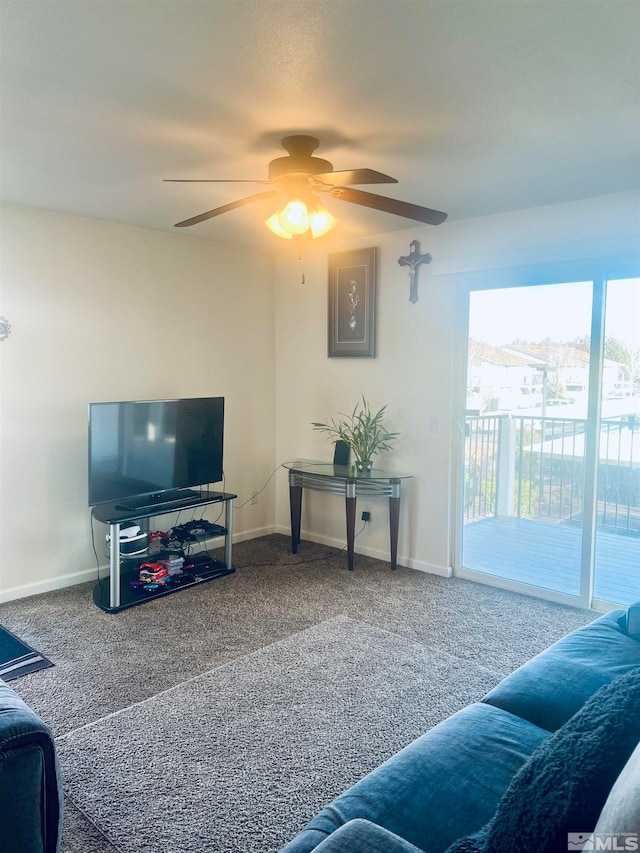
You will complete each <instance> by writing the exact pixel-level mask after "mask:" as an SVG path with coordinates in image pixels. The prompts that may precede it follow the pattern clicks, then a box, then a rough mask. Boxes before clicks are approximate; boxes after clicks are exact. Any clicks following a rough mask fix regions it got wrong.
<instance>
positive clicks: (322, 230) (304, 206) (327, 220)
mask: <svg viewBox="0 0 640 853" xmlns="http://www.w3.org/2000/svg"><path fill="white" fill-rule="evenodd" d="M338 222H339V220H338V219H336V217H335V216H333V215H332V214H331V213H330V212H329V211H328V210H327V209H326V208H325V207H323V206H322V205H321V204H318V203H316V202H315V201H313V202H311V203H308V202H306V201H305V200H304V199H301V198H293V199H290V200H289V201H288V202H287V203H286V204H285V205H284V207H281V208H280V209H279V210H277V211H276V212H275V213H274V214H273V215H272V216H270V217H269V218H268V219H265V225H266V226H267V228H269V229H270V230H271V231H273V233H274V234H277V235H278V237H284V238H285V239H286V240H291V239H293V237H297V236H300V235H302V234H306V233H307V232H309V231H310V232H311V236H312V237H313V238H314V239H315V238H316V237H322V236H324V235H325V234H328V233H329V231H331V229H332V228H334V227H335V226H336V225H337V224H338Z"/></svg>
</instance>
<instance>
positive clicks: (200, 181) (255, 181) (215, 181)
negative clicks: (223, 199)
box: [162, 178, 270, 184]
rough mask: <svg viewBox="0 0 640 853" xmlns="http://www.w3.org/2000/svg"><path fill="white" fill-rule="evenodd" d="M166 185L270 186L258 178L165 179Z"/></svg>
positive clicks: (163, 180)
mask: <svg viewBox="0 0 640 853" xmlns="http://www.w3.org/2000/svg"><path fill="white" fill-rule="evenodd" d="M162 182H163V183H164V184H268V183H270V181H262V180H259V179H258V178H163V179H162Z"/></svg>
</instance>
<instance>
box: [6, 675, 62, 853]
mask: <svg viewBox="0 0 640 853" xmlns="http://www.w3.org/2000/svg"><path fill="white" fill-rule="evenodd" d="M62 802H63V795H62V778H61V774H60V767H59V765H58V758H57V756H56V752H55V746H54V741H53V735H52V734H51V731H50V730H49V728H48V726H47V725H46V724H45V723H44V722H43V721H42V720H41V719H40V717H38V715H37V714H36V713H35V712H34V711H32V710H31V708H29V706H28V705H27V704H26V702H24V701H23V700H22V699H21V698H20V697H19V696H18V695H17V694H16V693H15V692H14V691H13V690H12V689H11V688H10V687H9V686H8V685H7V684H5V682H4V681H2V680H0V827H1V830H0V832H1V835H0V848H1V849H3V850H25V851H29V853H56V851H57V850H58V849H59V846H60V838H61V835H62ZM17 839H20V841H21V846H17Z"/></svg>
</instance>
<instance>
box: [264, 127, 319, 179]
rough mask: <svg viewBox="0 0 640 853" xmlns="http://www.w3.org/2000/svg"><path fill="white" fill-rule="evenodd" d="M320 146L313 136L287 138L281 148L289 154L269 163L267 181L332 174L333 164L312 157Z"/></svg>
mask: <svg viewBox="0 0 640 853" xmlns="http://www.w3.org/2000/svg"><path fill="white" fill-rule="evenodd" d="M319 144H320V141H319V140H318V139H316V137H315V136H287V137H285V138H284V139H283V140H282V147H283V148H284V149H285V150H286V151H288V152H289V156H288V157H277V158H276V159H275V160H272V161H271V162H270V163H269V180H270V181H275V180H277V179H278V178H282V177H285V176H296V175H299V176H306V175H321V174H324V173H325V172H333V163H330V162H329V161H328V160H323V159H322V158H321V157H312V156H311V152H312V151H315V149H316V148H317V147H318V145H319Z"/></svg>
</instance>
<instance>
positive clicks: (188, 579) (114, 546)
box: [93, 490, 237, 613]
mask: <svg viewBox="0 0 640 853" xmlns="http://www.w3.org/2000/svg"><path fill="white" fill-rule="evenodd" d="M180 491H185V490H180ZM164 494H166V493H164ZM192 494H193V495H195V497H189V496H187V497H183V498H179V499H177V501H176V500H174V501H169V502H167V501H162V502H160V503H154V504H153V505H149V504H148V503H147V504H145V505H144V506H138V507H137V508H134V509H129V508H128V507H129V506H130V504H127V505H124V504H101V505H99V506H96V507H94V508H93V516H94V518H96V519H97V520H98V521H101V522H102V523H103V524H108V525H109V537H110V543H111V555H110V559H109V577H108V578H105V579H104V580H102V581H98V582H97V583H96V585H95V586H94V588H93V601H94V603H95V604H96V605H97V606H98V607H99V608H100V609H101V610H104V611H106V612H107V613H118V612H119V611H120V610H124V609H126V608H128V607H134V606H135V605H137V604H144V603H145V602H146V601H150V600H151V599H153V598H159V597H161V596H164V595H170V594H171V593H174V592H179V591H180V590H182V589H184V587H186V586H193V584H196V583H204V582H205V581H208V580H213V579H214V578H219V577H223V576H224V575H229V574H232V573H233V572H235V569H234V567H233V565H232V562H231V549H232V541H233V503H232V501H233V500H235V498H236V497H237V495H233V494H230V493H229V492H192ZM145 500H148V498H145ZM214 503H223V504H224V512H225V516H224V527H222V528H219V530H220V535H221V536H224V561H219V560H207V561H206V565H205V564H203V565H202V568H201V570H196V571H194V572H192V573H191V574H189V575H187V573H186V572H185V573H184V574H185V577H184V578H182V579H181V582H180V583H179V584H177V585H176V586H170V587H166V588H160V589H158V590H154V591H153V592H149V593H144V594H141V593H138V592H134V591H133V590H132V589H131V588H130V587H129V583H128V581H129V580H137V578H138V564H139V562H140V560H139V559H137V560H136V559H134V558H133V556H132V558H129V559H127V557H123V556H121V554H120V526H121V525H122V523H123V522H126V521H140V520H141V519H148V518H153V517H154V516H157V515H163V514H164V513H168V512H173V511H174V510H175V509H192V508H195V507H198V506H205V505H206V504H214ZM149 559H151V560H152V559H153V557H150V558H149ZM128 566H130V567H131V568H128ZM123 581H124V583H123Z"/></svg>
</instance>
